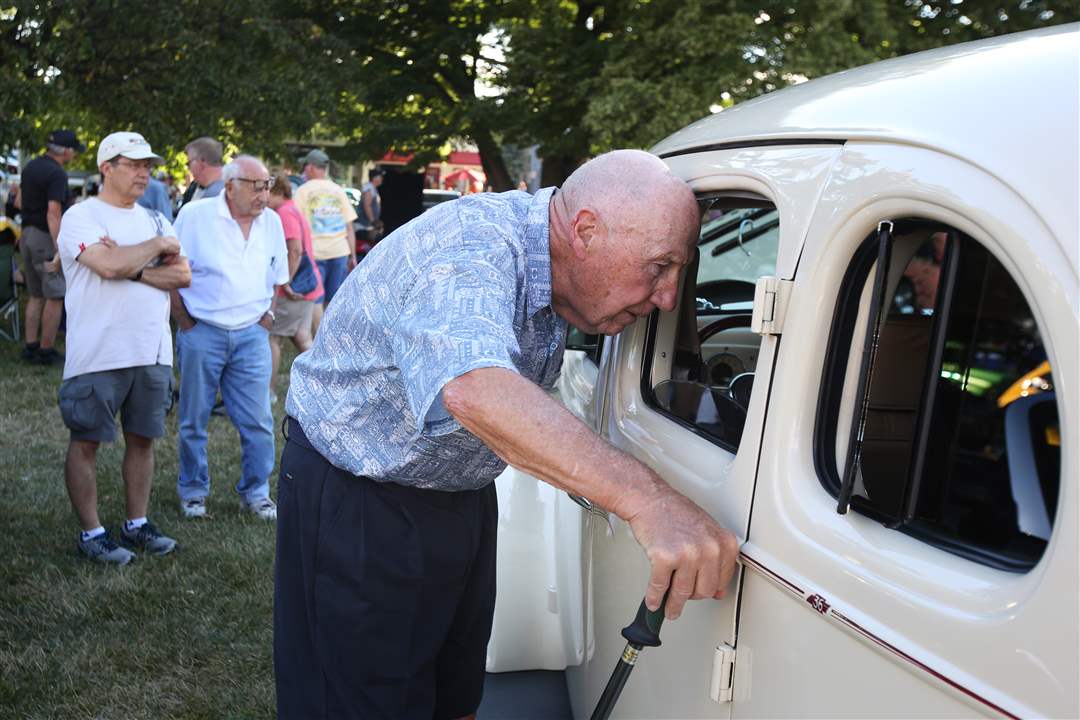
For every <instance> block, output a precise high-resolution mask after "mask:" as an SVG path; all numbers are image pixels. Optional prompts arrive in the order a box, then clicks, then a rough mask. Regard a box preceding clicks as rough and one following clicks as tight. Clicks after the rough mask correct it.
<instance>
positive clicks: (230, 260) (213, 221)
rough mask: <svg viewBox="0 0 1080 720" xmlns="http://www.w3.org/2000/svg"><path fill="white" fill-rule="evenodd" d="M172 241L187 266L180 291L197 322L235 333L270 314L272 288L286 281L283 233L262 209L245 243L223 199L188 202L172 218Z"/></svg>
mask: <svg viewBox="0 0 1080 720" xmlns="http://www.w3.org/2000/svg"><path fill="white" fill-rule="evenodd" d="M176 237H177V239H178V240H180V247H181V248H182V250H183V253H184V255H186V256H187V258H188V262H189V263H191V286H190V287H186V288H180V291H179V292H180V297H181V298H183V300H184V305H185V307H187V311H188V312H189V313H190V314H191V316H192V317H193V318H195V319H196V320H198V321H199V322H205V323H209V324H211V325H214V326H215V327H219V328H224V329H226V330H239V329H240V328H245V327H248V326H250V325H254V324H255V323H257V322H258V321H259V319H260V318H261V317H262V316H263V314H264V313H265V312H266V311H267V310H269V309H270V303H271V301H272V300H273V299H274V286H275V285H284V284H285V283H286V282H288V280H289V257H288V252H287V251H286V249H285V233H284V232H283V231H282V229H281V220H280V219H279V218H278V215H277V213H276V212H274V211H273V210H271V209H269V208H265V209H264V210H263V211H262V212H261V213H259V214H258V216H257V217H256V218H255V219H254V220H253V221H252V223H251V228H250V229H249V230H248V235H247V237H246V238H245V237H244V234H243V232H242V231H241V229H240V225H239V224H238V223H237V222H236V220H234V219H233V217H232V214H231V213H230V211H229V205H228V202H227V199H226V197H225V195H224V194H222V195H218V196H216V197H212V198H205V199H202V200H196V201H195V202H191V203H188V204H187V205H185V206H184V207H182V208H181V209H180V214H179V215H178V216H177V218H176Z"/></svg>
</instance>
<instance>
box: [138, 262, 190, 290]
mask: <svg viewBox="0 0 1080 720" xmlns="http://www.w3.org/2000/svg"><path fill="white" fill-rule="evenodd" d="M139 282H142V283H146V284H147V285H149V286H150V287H155V288H157V289H158V290H175V289H177V288H186V287H190V286H191V265H190V264H189V263H188V260H187V258H186V257H184V256H183V255H164V256H162V261H161V264H160V265H158V266H156V267H148V268H144V269H143V270H142V273H141V275H140V277H139Z"/></svg>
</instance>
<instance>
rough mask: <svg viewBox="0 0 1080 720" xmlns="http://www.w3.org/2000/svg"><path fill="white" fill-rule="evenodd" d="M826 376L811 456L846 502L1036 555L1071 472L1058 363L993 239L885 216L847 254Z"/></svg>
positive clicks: (953, 543)
mask: <svg viewBox="0 0 1080 720" xmlns="http://www.w3.org/2000/svg"><path fill="white" fill-rule="evenodd" d="M879 268H884V271H883V272H879ZM860 311H861V312H860ZM823 387H824V392H823V395H822V404H821V408H820V409H819V416H818V428H817V430H818V432H817V435H818V438H817V460H818V462H817V464H818V471H819V474H820V475H821V478H822V483H823V484H824V486H825V487H826V489H828V490H829V491H830V492H831V493H833V494H834V495H836V496H837V499H838V510H839V511H840V512H847V510H848V509H851V510H854V511H855V512H858V513H861V514H864V515H867V516H870V517H872V518H874V519H877V520H879V521H881V522H883V523H884V524H886V525H887V526H889V527H892V528H896V529H897V530H900V531H903V532H906V533H909V534H911V535H913V536H915V537H918V538H920V539H921V540H924V541H926V542H928V543H931V544H933V545H936V546H938V547H940V548H942V549H943V550H946V551H949V552H953V553H955V554H959V555H962V556H964V557H967V558H969V559H972V560H974V561H977V562H981V563H983V564H987V565H991V566H993V567H997V568H1001V569H1006V570H1012V571H1024V570H1027V569H1029V568H1030V567H1032V566H1033V565H1034V564H1035V563H1036V562H1038V560H1039V558H1040V557H1041V556H1042V553H1043V551H1044V549H1045V547H1046V544H1047V542H1048V541H1049V539H1050V534H1051V529H1052V526H1053V518H1054V514H1055V511H1056V508H1057V501H1058V487H1059V483H1060V472H1061V470H1060V462H1061V443H1062V438H1061V434H1060V428H1059V422H1058V408H1057V401H1056V394H1055V392H1054V379H1053V368H1052V367H1051V366H1050V363H1049V361H1048V358H1047V353H1046V348H1045V346H1044V343H1043V339H1042V335H1041V334H1040V332H1039V327H1038V324H1037V323H1036V321H1035V318H1034V315H1033V313H1032V312H1031V308H1030V307H1029V305H1028V303H1027V301H1026V299H1025V298H1024V296H1023V293H1022V292H1021V291H1020V288H1019V287H1018V286H1017V284H1016V282H1015V281H1014V280H1013V278H1012V277H1011V276H1010V275H1009V272H1008V271H1007V270H1006V269H1005V267H1004V266H1003V265H1002V264H1001V263H1000V262H999V261H998V260H997V259H996V258H995V257H994V256H993V255H992V254H991V253H990V252H989V251H988V250H987V249H986V248H985V247H983V246H982V245H981V244H979V243H978V242H976V241H975V240H973V239H972V238H970V237H968V236H967V235H964V234H963V233H961V232H958V231H957V230H955V229H954V228H951V227H948V226H943V225H940V224H936V223H931V222H926V221H921V220H918V219H910V220H903V221H897V222H895V223H888V224H886V225H883V226H882V228H881V229H880V231H879V232H878V233H875V234H874V235H872V236H871V237H870V238H868V239H867V241H866V243H865V244H864V245H863V248H862V250H861V251H860V252H859V253H858V255H857V256H856V258H855V260H854V262H853V264H852V266H851V267H850V268H849V270H848V274H847V278H846V280H845V283H844V287H843V288H842V289H841V293H840V298H839V301H838V312H837V315H836V318H835V320H834V323H833V328H832V336H831V340H830V348H829V358H828V361H827V363H826V373H825V378H824V384H823ZM852 389H854V392H852Z"/></svg>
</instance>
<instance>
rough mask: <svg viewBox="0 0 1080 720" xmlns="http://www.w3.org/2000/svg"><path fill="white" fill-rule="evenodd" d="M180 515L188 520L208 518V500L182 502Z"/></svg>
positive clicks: (195, 499)
mask: <svg viewBox="0 0 1080 720" xmlns="http://www.w3.org/2000/svg"><path fill="white" fill-rule="evenodd" d="M180 514H181V515H183V516H184V517H186V518H201V517H206V498H191V499H190V500H181V501H180Z"/></svg>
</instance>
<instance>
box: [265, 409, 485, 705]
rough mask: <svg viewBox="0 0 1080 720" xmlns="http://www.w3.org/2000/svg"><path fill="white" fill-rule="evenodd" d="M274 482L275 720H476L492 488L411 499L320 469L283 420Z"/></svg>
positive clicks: (299, 434) (401, 491)
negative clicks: (471, 719) (470, 718)
mask: <svg viewBox="0 0 1080 720" xmlns="http://www.w3.org/2000/svg"><path fill="white" fill-rule="evenodd" d="M287 423H288V442H286V444H285V449H284V451H283V452H282V455H281V476H280V479H279V481H278V520H277V523H278V526H277V561H276V567H275V578H274V579H275V587H274V672H275V676H276V684H277V707H278V716H279V717H280V718H282V719H283V720H289V719H290V718H371V719H375V718H394V719H395V720H399V719H401V720H404V719H406V718H417V719H419V718H423V719H424V720H431V719H432V718H458V717H462V716H465V715H469V714H470V713H473V712H476V709H477V708H478V707H479V705H480V697H481V694H482V691H483V685H484V665H485V661H486V656H487V643H488V638H489V637H490V635H491V621H492V617H493V615H494V611H495V539H496V528H497V524H498V506H497V502H496V497H495V485H494V483H492V484H491V485H489V486H487V487H486V488H484V489H482V490H472V491H466V492H439V491H436V490H421V489H418V488H409V487H405V486H402V485H396V484H393V483H380V482H376V481H374V480H371V479H368V478H363V477H357V476H355V475H351V474H349V473H347V472H345V471H343V470H339V469H338V468H335V467H334V466H332V465H330V463H328V462H327V461H326V459H325V458H323V457H322V456H321V455H320V454H319V453H318V452H316V451H315V450H314V449H313V448H312V447H311V445H310V444H309V443H308V441H307V438H306V437H304V434H303V431H302V430H301V429H300V425H299V423H297V422H296V421H295V420H292V419H289V420H288V421H287Z"/></svg>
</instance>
